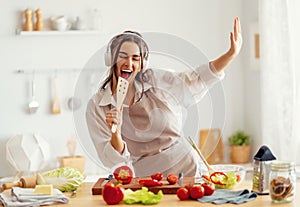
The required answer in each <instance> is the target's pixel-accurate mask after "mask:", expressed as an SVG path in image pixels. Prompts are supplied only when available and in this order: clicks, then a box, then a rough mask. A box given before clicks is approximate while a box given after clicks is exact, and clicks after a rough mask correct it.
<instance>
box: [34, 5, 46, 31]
mask: <svg viewBox="0 0 300 207" xmlns="http://www.w3.org/2000/svg"><path fill="white" fill-rule="evenodd" d="M35 18H36V23H35V30H36V31H42V30H43V29H44V25H43V20H42V11H41V10H40V9H37V10H36V11H35Z"/></svg>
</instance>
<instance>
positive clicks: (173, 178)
mask: <svg viewBox="0 0 300 207" xmlns="http://www.w3.org/2000/svg"><path fill="white" fill-rule="evenodd" d="M167 181H168V182H169V184H170V185H174V184H175V183H177V181H178V176H177V175H175V174H169V175H168V177H167Z"/></svg>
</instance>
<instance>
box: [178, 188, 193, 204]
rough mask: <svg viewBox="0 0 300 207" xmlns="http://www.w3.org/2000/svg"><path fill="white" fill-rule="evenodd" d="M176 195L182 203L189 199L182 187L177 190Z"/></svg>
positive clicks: (186, 190) (187, 192) (187, 191)
mask: <svg viewBox="0 0 300 207" xmlns="http://www.w3.org/2000/svg"><path fill="white" fill-rule="evenodd" d="M176 194H177V197H178V198H179V200H182V201H183V200H188V199H189V197H190V194H189V190H188V189H186V188H184V187H181V188H179V189H178V190H177V192H176Z"/></svg>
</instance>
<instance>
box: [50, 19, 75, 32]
mask: <svg viewBox="0 0 300 207" xmlns="http://www.w3.org/2000/svg"><path fill="white" fill-rule="evenodd" d="M50 20H51V24H52V28H53V29H54V30H58V31H65V30H69V29H70V28H71V23H70V22H68V20H67V19H66V18H65V16H64V15H60V16H56V17H52V18H51V19H50Z"/></svg>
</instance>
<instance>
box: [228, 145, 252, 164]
mask: <svg viewBox="0 0 300 207" xmlns="http://www.w3.org/2000/svg"><path fill="white" fill-rule="evenodd" d="M249 157H250V145H246V146H230V158H231V162H232V163H247V162H249Z"/></svg>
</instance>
